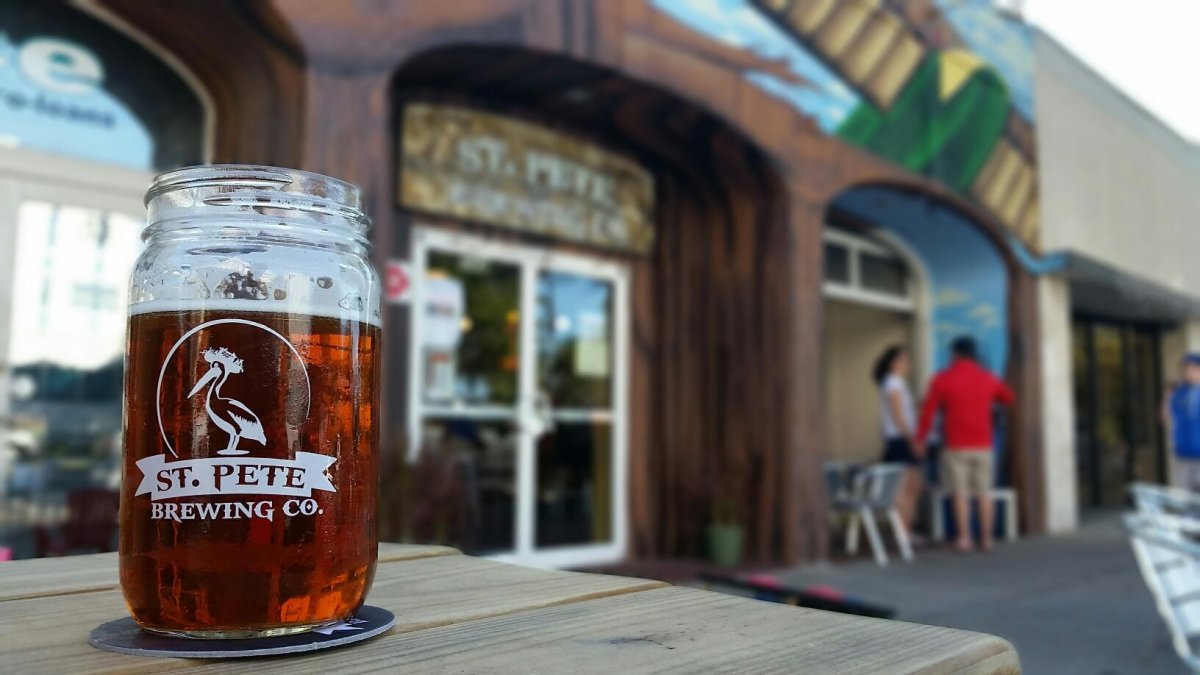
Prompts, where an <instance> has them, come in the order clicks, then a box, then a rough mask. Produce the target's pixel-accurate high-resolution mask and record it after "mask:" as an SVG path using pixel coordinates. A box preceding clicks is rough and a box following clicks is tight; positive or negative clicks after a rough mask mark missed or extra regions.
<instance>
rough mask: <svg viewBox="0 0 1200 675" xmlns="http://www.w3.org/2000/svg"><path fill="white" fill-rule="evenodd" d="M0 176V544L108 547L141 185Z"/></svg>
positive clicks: (54, 550) (21, 553)
mask: <svg viewBox="0 0 1200 675" xmlns="http://www.w3.org/2000/svg"><path fill="white" fill-rule="evenodd" d="M135 175H138V176H141V174H135ZM5 176H7V179H6V180H2V181H0V183H2V185H0V191H2V192H4V193H6V195H7V196H10V197H12V199H11V200H4V201H5V206H0V224H2V225H3V226H4V228H5V230H6V231H5V233H4V235H5V236H4V238H5V239H6V240H8V241H11V248H10V249H9V250H8V251H6V252H5V254H3V258H4V263H5V265H4V266H5V267H6V268H7V269H9V270H11V276H9V277H8V278H6V279H5V280H3V281H2V282H0V295H2V296H3V302H4V304H6V305H7V309H8V311H7V312H5V313H4V316H2V317H0V331H2V332H3V336H2V337H0V363H2V364H3V366H4V367H3V369H2V370H0V548H3V549H5V551H4V552H5V553H6V555H11V556H13V557H17V558H24V557H34V556H46V555H61V554H68V553H75V552H94V551H97V550H112V549H113V543H114V542H115V537H116V514H117V502H118V499H117V488H118V486H119V480H120V459H121V437H120V432H121V380H122V370H123V362H122V357H123V355H124V349H125V320H126V313H127V309H126V307H127V288H128V284H129V275H130V273H131V272H132V270H133V263H134V260H135V258H136V257H137V255H138V253H139V252H140V251H141V248H142V243H141V237H140V235H141V229H142V219H141V217H140V215H139V214H140V204H139V201H140V193H141V189H140V188H141V186H140V185H138V186H137V187H134V186H132V185H130V186H128V187H127V188H126V189H124V190H122V189H120V187H119V186H111V185H110V186H104V187H101V186H95V187H93V188H92V189H90V190H89V189H81V188H79V187H78V186H75V187H71V188H68V187H64V186H59V185H55V184H54V183H53V182H52V181H51V180H47V179H40V180H35V179H31V178H29V177H18V176H13V175H11V173H8V174H6V173H5V172H0V178H3V177H5ZM139 182H140V181H139Z"/></svg>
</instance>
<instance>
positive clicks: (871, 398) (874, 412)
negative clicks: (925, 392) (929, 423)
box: [823, 300, 915, 463]
mask: <svg viewBox="0 0 1200 675" xmlns="http://www.w3.org/2000/svg"><path fill="white" fill-rule="evenodd" d="M912 336H913V327H912V316H911V315H910V314H905V313H902V312H895V311H889V310H883V309H875V308H873V307H866V306H864V305H859V304H854V303H848V302H839V301H837V300H830V301H828V302H826V303H825V339H824V348H825V359H824V361H825V363H824V367H825V370H824V378H823V379H824V391H825V405H826V406H827V409H826V414H827V416H826V420H827V421H826V424H827V425H828V429H827V430H826V438H827V441H826V447H827V448H828V453H827V454H828V455H829V457H830V459H835V460H839V461H846V462H862V463H871V462H878V461H879V457H880V453H881V443H882V442H881V441H880V440H879V439H880V428H881V427H880V424H881V422H880V419H879V389H878V387H877V386H876V385H875V383H874V382H873V381H872V380H871V367H872V366H873V365H874V362H873V361H872V360H871V359H875V358H876V357H877V356H878V355H879V354H882V353H883V350H885V349H887V348H888V347H889V346H891V345H895V344H899V345H909V346H910V349H911V342H912ZM864 356H865V357H866V359H868V360H866V361H864V360H863V357H864ZM914 391H915V389H914Z"/></svg>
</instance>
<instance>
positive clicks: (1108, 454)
mask: <svg viewBox="0 0 1200 675" xmlns="http://www.w3.org/2000/svg"><path fill="white" fill-rule="evenodd" d="M1158 337H1159V336H1158V331H1157V330H1155V329H1153V328H1149V327H1141V326H1134V325H1129V324H1119V323H1108V322H1103V321H1094V320H1089V319H1076V320H1075V322H1074V326H1073V330H1072V339H1073V341H1074V345H1073V349H1074V357H1073V358H1074V364H1073V365H1074V379H1075V410H1076V416H1075V420H1076V422H1075V423H1076V452H1077V459H1078V471H1079V481H1078V485H1079V502H1080V504H1081V505H1082V506H1084V507H1122V506H1124V505H1125V504H1126V500H1127V498H1128V497H1127V486H1128V484H1129V483H1130V482H1133V481H1144V482H1152V483H1157V482H1161V481H1162V480H1163V479H1164V478H1165V475H1166V466H1165V461H1166V460H1165V453H1164V450H1163V437H1162V427H1161V423H1160V421H1159V403H1160V397H1161V394H1162V388H1161V385H1160V381H1159V377H1158V372H1159V370H1158V364H1159V354H1158Z"/></svg>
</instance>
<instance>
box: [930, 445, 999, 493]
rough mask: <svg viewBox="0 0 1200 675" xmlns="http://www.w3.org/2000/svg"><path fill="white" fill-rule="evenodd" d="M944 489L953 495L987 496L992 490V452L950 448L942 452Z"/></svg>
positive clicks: (989, 449) (988, 450) (989, 450)
mask: <svg viewBox="0 0 1200 675" xmlns="http://www.w3.org/2000/svg"><path fill="white" fill-rule="evenodd" d="M941 478H942V488H943V489H944V490H946V491H947V492H950V493H953V494H967V495H975V496H980V495H985V494H987V493H988V492H991V490H992V450H991V448H988V449H987V450H973V449H972V450H967V449H959V450H955V449H951V448H948V449H946V450H945V451H943V452H942V475H941Z"/></svg>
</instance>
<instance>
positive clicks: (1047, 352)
mask: <svg viewBox="0 0 1200 675" xmlns="http://www.w3.org/2000/svg"><path fill="white" fill-rule="evenodd" d="M1038 313H1039V317H1038V323H1039V325H1040V327H1041V339H1040V346H1041V350H1042V351H1041V353H1042V382H1041V387H1042V390H1041V394H1042V419H1043V420H1044V423H1043V424H1042V449H1043V453H1042V470H1043V472H1044V476H1045V480H1046V495H1045V497H1046V502H1045V503H1046V511H1045V518H1046V522H1045V523H1044V524H1045V526H1046V531H1047V532H1050V533H1058V532H1070V531H1071V530H1074V529H1075V527H1076V526H1077V525H1078V524H1079V500H1078V497H1077V495H1076V485H1077V483H1076V462H1075V400H1074V396H1073V393H1074V390H1073V389H1072V379H1071V378H1072V373H1071V366H1072V358H1071V357H1072V354H1071V292H1070V288H1069V287H1068V284H1067V281H1066V280H1065V279H1063V278H1061V277H1053V276H1045V277H1042V278H1040V279H1039V280H1038Z"/></svg>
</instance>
